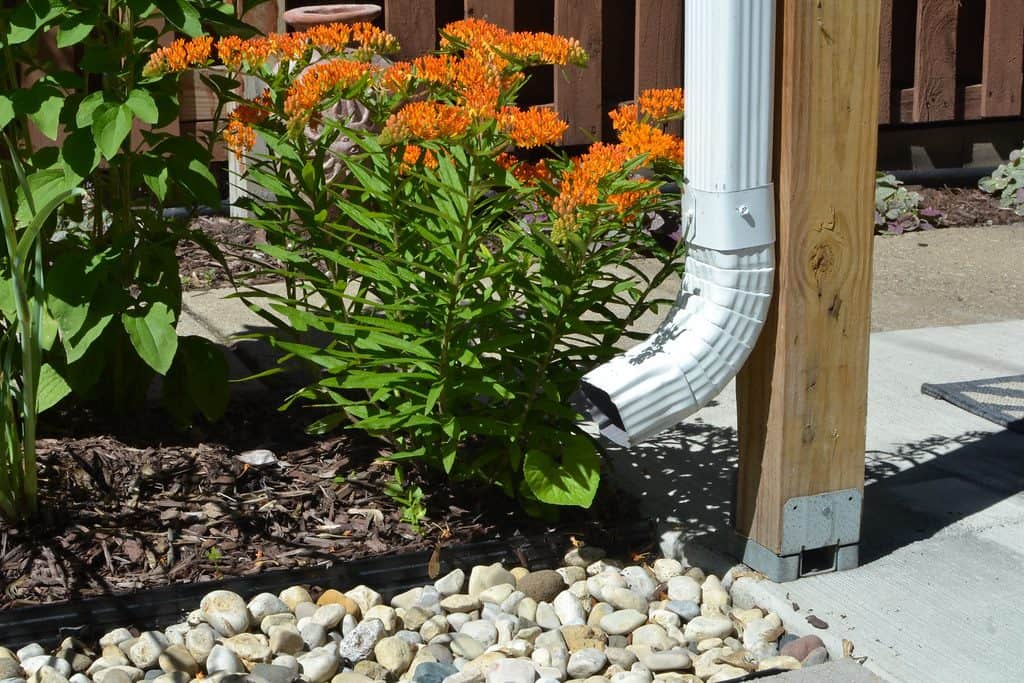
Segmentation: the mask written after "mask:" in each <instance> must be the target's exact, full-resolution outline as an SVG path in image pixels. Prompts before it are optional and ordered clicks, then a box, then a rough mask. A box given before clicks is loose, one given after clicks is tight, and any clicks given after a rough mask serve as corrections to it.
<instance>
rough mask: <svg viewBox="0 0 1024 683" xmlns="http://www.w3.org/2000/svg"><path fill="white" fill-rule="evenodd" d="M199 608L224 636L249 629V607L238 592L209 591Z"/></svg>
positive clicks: (211, 624) (205, 617)
mask: <svg viewBox="0 0 1024 683" xmlns="http://www.w3.org/2000/svg"><path fill="white" fill-rule="evenodd" d="M199 609H200V611H201V612H202V615H203V619H205V620H206V623H208V624H209V625H210V626H212V627H213V630H214V631H216V632H217V633H219V634H220V635H222V636H225V637H230V636H234V635H237V634H239V633H244V632H245V631H247V630H248V629H249V608H248V607H246V605H245V601H244V600H242V596H240V595H238V594H237V593H232V592H231V591H225V590H216V591H212V592H210V593H207V594H206V595H205V596H204V597H203V599H202V601H201V602H200V603H199Z"/></svg>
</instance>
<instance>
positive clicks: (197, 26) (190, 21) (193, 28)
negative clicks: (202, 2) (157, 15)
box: [153, 0, 203, 38]
mask: <svg viewBox="0 0 1024 683" xmlns="http://www.w3.org/2000/svg"><path fill="white" fill-rule="evenodd" d="M153 4H154V5H156V6H157V7H158V8H159V9H160V12H161V13H162V14H163V15H164V18H166V19H167V21H168V22H169V23H170V24H171V26H173V27H174V28H176V29H178V30H179V31H181V32H182V33H184V34H186V35H188V36H189V37H192V38H194V37H196V36H198V35H199V34H201V33H202V32H203V25H202V23H201V21H200V18H199V12H198V11H196V8H195V7H193V6H192V4H190V3H189V2H186V0H155V2H154V3H153Z"/></svg>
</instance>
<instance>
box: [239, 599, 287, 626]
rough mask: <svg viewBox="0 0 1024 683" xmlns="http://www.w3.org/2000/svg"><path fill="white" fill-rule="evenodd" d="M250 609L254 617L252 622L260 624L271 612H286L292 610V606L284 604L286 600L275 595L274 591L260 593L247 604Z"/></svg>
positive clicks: (250, 614)
mask: <svg viewBox="0 0 1024 683" xmlns="http://www.w3.org/2000/svg"><path fill="white" fill-rule="evenodd" d="M246 608H247V609H248V610H249V616H250V617H252V623H254V624H259V623H261V622H262V621H263V619H264V618H265V617H268V616H270V615H271V614H286V613H290V612H291V608H290V607H288V605H286V604H284V601H283V600H282V599H281V598H279V597H277V596H276V595H274V594H273V593H260V594H259V595H257V596H256V597H254V598H253V599H252V600H250V601H249V604H248V605H246Z"/></svg>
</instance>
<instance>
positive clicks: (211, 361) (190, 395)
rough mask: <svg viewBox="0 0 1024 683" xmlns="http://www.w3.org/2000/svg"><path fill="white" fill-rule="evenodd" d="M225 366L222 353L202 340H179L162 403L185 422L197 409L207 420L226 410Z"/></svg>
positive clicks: (226, 379)
mask: <svg viewBox="0 0 1024 683" xmlns="http://www.w3.org/2000/svg"><path fill="white" fill-rule="evenodd" d="M228 401H229V392H228V364H227V361H226V360H225V358H224V354H223V353H221V350H220V349H219V348H218V347H217V346H216V345H215V344H214V343H213V342H211V341H209V340H208V339H203V338H202V337H195V336H187V337H182V338H181V339H180V340H179V342H178V353H177V355H176V356H175V358H174V364H173V365H172V366H171V369H170V371H169V372H168V373H167V379H166V382H165V383H164V402H165V403H166V404H167V407H168V409H169V410H170V411H171V412H172V413H173V414H174V415H175V416H176V417H178V419H179V420H180V421H181V422H183V423H187V422H189V420H190V419H191V417H192V413H194V412H195V411H196V410H198V411H199V412H201V413H202V414H203V416H204V417H205V418H206V419H207V420H210V421H213V420H218V419H220V418H221V417H222V416H223V415H224V411H225V410H227V407H228Z"/></svg>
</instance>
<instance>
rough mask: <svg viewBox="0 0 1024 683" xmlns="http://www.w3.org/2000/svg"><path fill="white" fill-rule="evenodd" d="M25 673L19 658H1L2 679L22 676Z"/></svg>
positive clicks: (0, 675)
mask: <svg viewBox="0 0 1024 683" xmlns="http://www.w3.org/2000/svg"><path fill="white" fill-rule="evenodd" d="M25 675H26V674H25V672H24V670H23V669H22V668H21V665H20V664H19V663H18V660H16V659H14V658H13V657H3V658H0V680H3V679H5V678H22V677H23V676H25Z"/></svg>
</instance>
